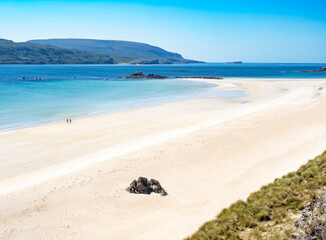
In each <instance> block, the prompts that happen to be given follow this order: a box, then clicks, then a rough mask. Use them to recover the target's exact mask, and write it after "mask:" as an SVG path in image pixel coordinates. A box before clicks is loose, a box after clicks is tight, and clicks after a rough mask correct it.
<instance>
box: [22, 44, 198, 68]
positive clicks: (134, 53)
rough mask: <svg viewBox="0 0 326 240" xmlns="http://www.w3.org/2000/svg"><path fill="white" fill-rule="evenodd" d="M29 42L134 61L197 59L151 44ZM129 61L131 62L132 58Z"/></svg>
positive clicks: (163, 61) (184, 60)
mask: <svg viewBox="0 0 326 240" xmlns="http://www.w3.org/2000/svg"><path fill="white" fill-rule="evenodd" d="M28 43H37V44H46V45H52V46H57V47H60V48H66V49H76V50H81V51H86V52H90V53H96V54H105V55H109V56H120V57H128V58H130V59H133V61H132V62H133V63H143V64H149V63H151V64H159V63H193V62H197V61H193V60H187V59H184V58H183V57H182V56H181V55H180V54H178V53H172V52H168V51H165V50H164V49H162V48H159V47H155V46H151V45H149V44H144V43H138V42H129V41H114V40H95V39H75V38H68V39H41V40H30V41H28ZM128 62H131V61H130V60H129V61H128Z"/></svg>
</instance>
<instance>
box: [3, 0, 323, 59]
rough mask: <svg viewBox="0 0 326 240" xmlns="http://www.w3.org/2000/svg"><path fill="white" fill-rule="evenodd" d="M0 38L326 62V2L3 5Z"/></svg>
mask: <svg viewBox="0 0 326 240" xmlns="http://www.w3.org/2000/svg"><path fill="white" fill-rule="evenodd" d="M0 23H1V24H0V33H1V36H0V37H1V38H6V39H11V40H14V41H25V40H29V39H39V38H68V37H73V38H96V39H115V40H130V41H138V42H145V43H149V44H152V45H156V46H160V47H162V48H164V49H166V50H169V51H173V52H178V53H181V54H182V55H183V56H184V57H186V58H190V59H198V60H204V61H210V62H225V61H235V60H242V61H246V62H323V63H326V0H309V1H308V0H305V1H303V0H283V1H281V0H268V1H267V0H259V1H258V0H242V1H241V0H223V1H222V0H215V1H206V0H201V1H198V0H197V1H192V0H188V1H185V0H174V1H172V0H165V1H149V0H142V1H136V0H122V1H104V0H103V1H101V0H94V1H89V0H84V1H83V0H81V1H77V0H71V1H63V0H61V1H24V0H21V1H20V0H10V1H9V0H8V1H6V0H5V1H3V0H0Z"/></svg>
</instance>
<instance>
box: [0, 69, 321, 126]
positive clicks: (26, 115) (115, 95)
mask: <svg viewBox="0 0 326 240" xmlns="http://www.w3.org/2000/svg"><path fill="white" fill-rule="evenodd" d="M322 66H326V64H254V63H250V64H223V63H216V64H215V63H214V64H213V63H212V64H189V65H144V66H135V65H0V131H3V130H8V129H16V128H21V127H27V126H33V125H38V124H45V123H49V122H58V121H64V120H65V119H66V118H73V119H74V118H77V117H83V116H86V115H91V114H100V113H106V112H115V111H121V110H126V109H133V108H138V107H142V106H151V105H157V104H160V103H164V102H171V101H179V100H183V99H189V98H194V97H203V96H205V95H210V94H212V91H211V88H212V85H210V84H206V83H200V82H188V81H183V80H178V79H165V80H130V79H128V80H124V79H118V78H117V77H119V76H123V75H127V74H131V73H134V72H136V71H142V72H143V73H144V74H149V73H154V74H159V75H164V76H168V77H172V78H173V77H175V76H182V77H191V76H217V74H218V75H219V76H221V77H263V78H326V73H300V72H299V71H301V70H313V69H317V68H320V67H322ZM21 77H25V79H19V78H21ZM74 77H76V78H74ZM34 78H41V79H42V80H41V81H33V80H30V79H34ZM105 78H106V79H110V80H112V81H104V79H105ZM239 94H241V93H237V92H235V93H233V94H231V95H229V94H223V92H221V93H219V96H221V97H225V98H228V97H236V96H238V95H239Z"/></svg>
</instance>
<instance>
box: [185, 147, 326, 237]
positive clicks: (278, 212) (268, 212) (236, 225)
mask: <svg viewBox="0 0 326 240" xmlns="http://www.w3.org/2000/svg"><path fill="white" fill-rule="evenodd" d="M325 190H326V151H325V152H324V153H323V154H321V155H320V156H318V157H316V158H315V159H313V160H310V161H309V162H308V163H307V164H305V165H303V166H301V167H300V168H299V169H298V170H297V171H296V172H291V173H289V174H287V175H286V176H283V177H282V178H277V179H275V181H274V182H273V183H270V184H268V185H266V186H263V187H262V188H261V189H260V190H259V191H257V192H255V193H252V194H251V195H250V196H249V197H248V198H247V200H246V201H242V200H239V201H237V202H236V203H234V204H232V205H231V206H230V207H228V208H225V209H223V210H222V212H221V213H220V214H218V215H217V217H216V218H215V219H214V220H212V221H209V222H206V223H205V224H204V225H203V226H202V227H200V229H199V230H198V231H197V232H196V233H195V234H193V235H192V236H191V237H189V238H187V239H188V240H190V239H191V240H197V239H230V240H232V239H257V240H260V239H269V240H277V239H289V238H290V234H291V233H293V232H294V231H295V228H294V226H293V223H294V221H295V220H297V219H298V218H299V214H300V211H301V210H302V209H303V208H304V206H305V205H306V204H307V203H308V202H310V201H311V200H312V199H314V198H316V197H317V196H318V195H319V194H321V193H322V192H323V191H325Z"/></svg>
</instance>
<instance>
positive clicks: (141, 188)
mask: <svg viewBox="0 0 326 240" xmlns="http://www.w3.org/2000/svg"><path fill="white" fill-rule="evenodd" d="M126 191H127V192H130V193H142V194H151V193H152V192H154V193H159V194H161V196H166V195H167V192H166V191H165V190H164V188H162V186H161V184H160V182H159V181H157V180H155V179H151V180H148V179H147V178H145V177H139V178H138V180H133V181H132V182H131V183H130V186H129V187H128V188H127V189H126Z"/></svg>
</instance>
